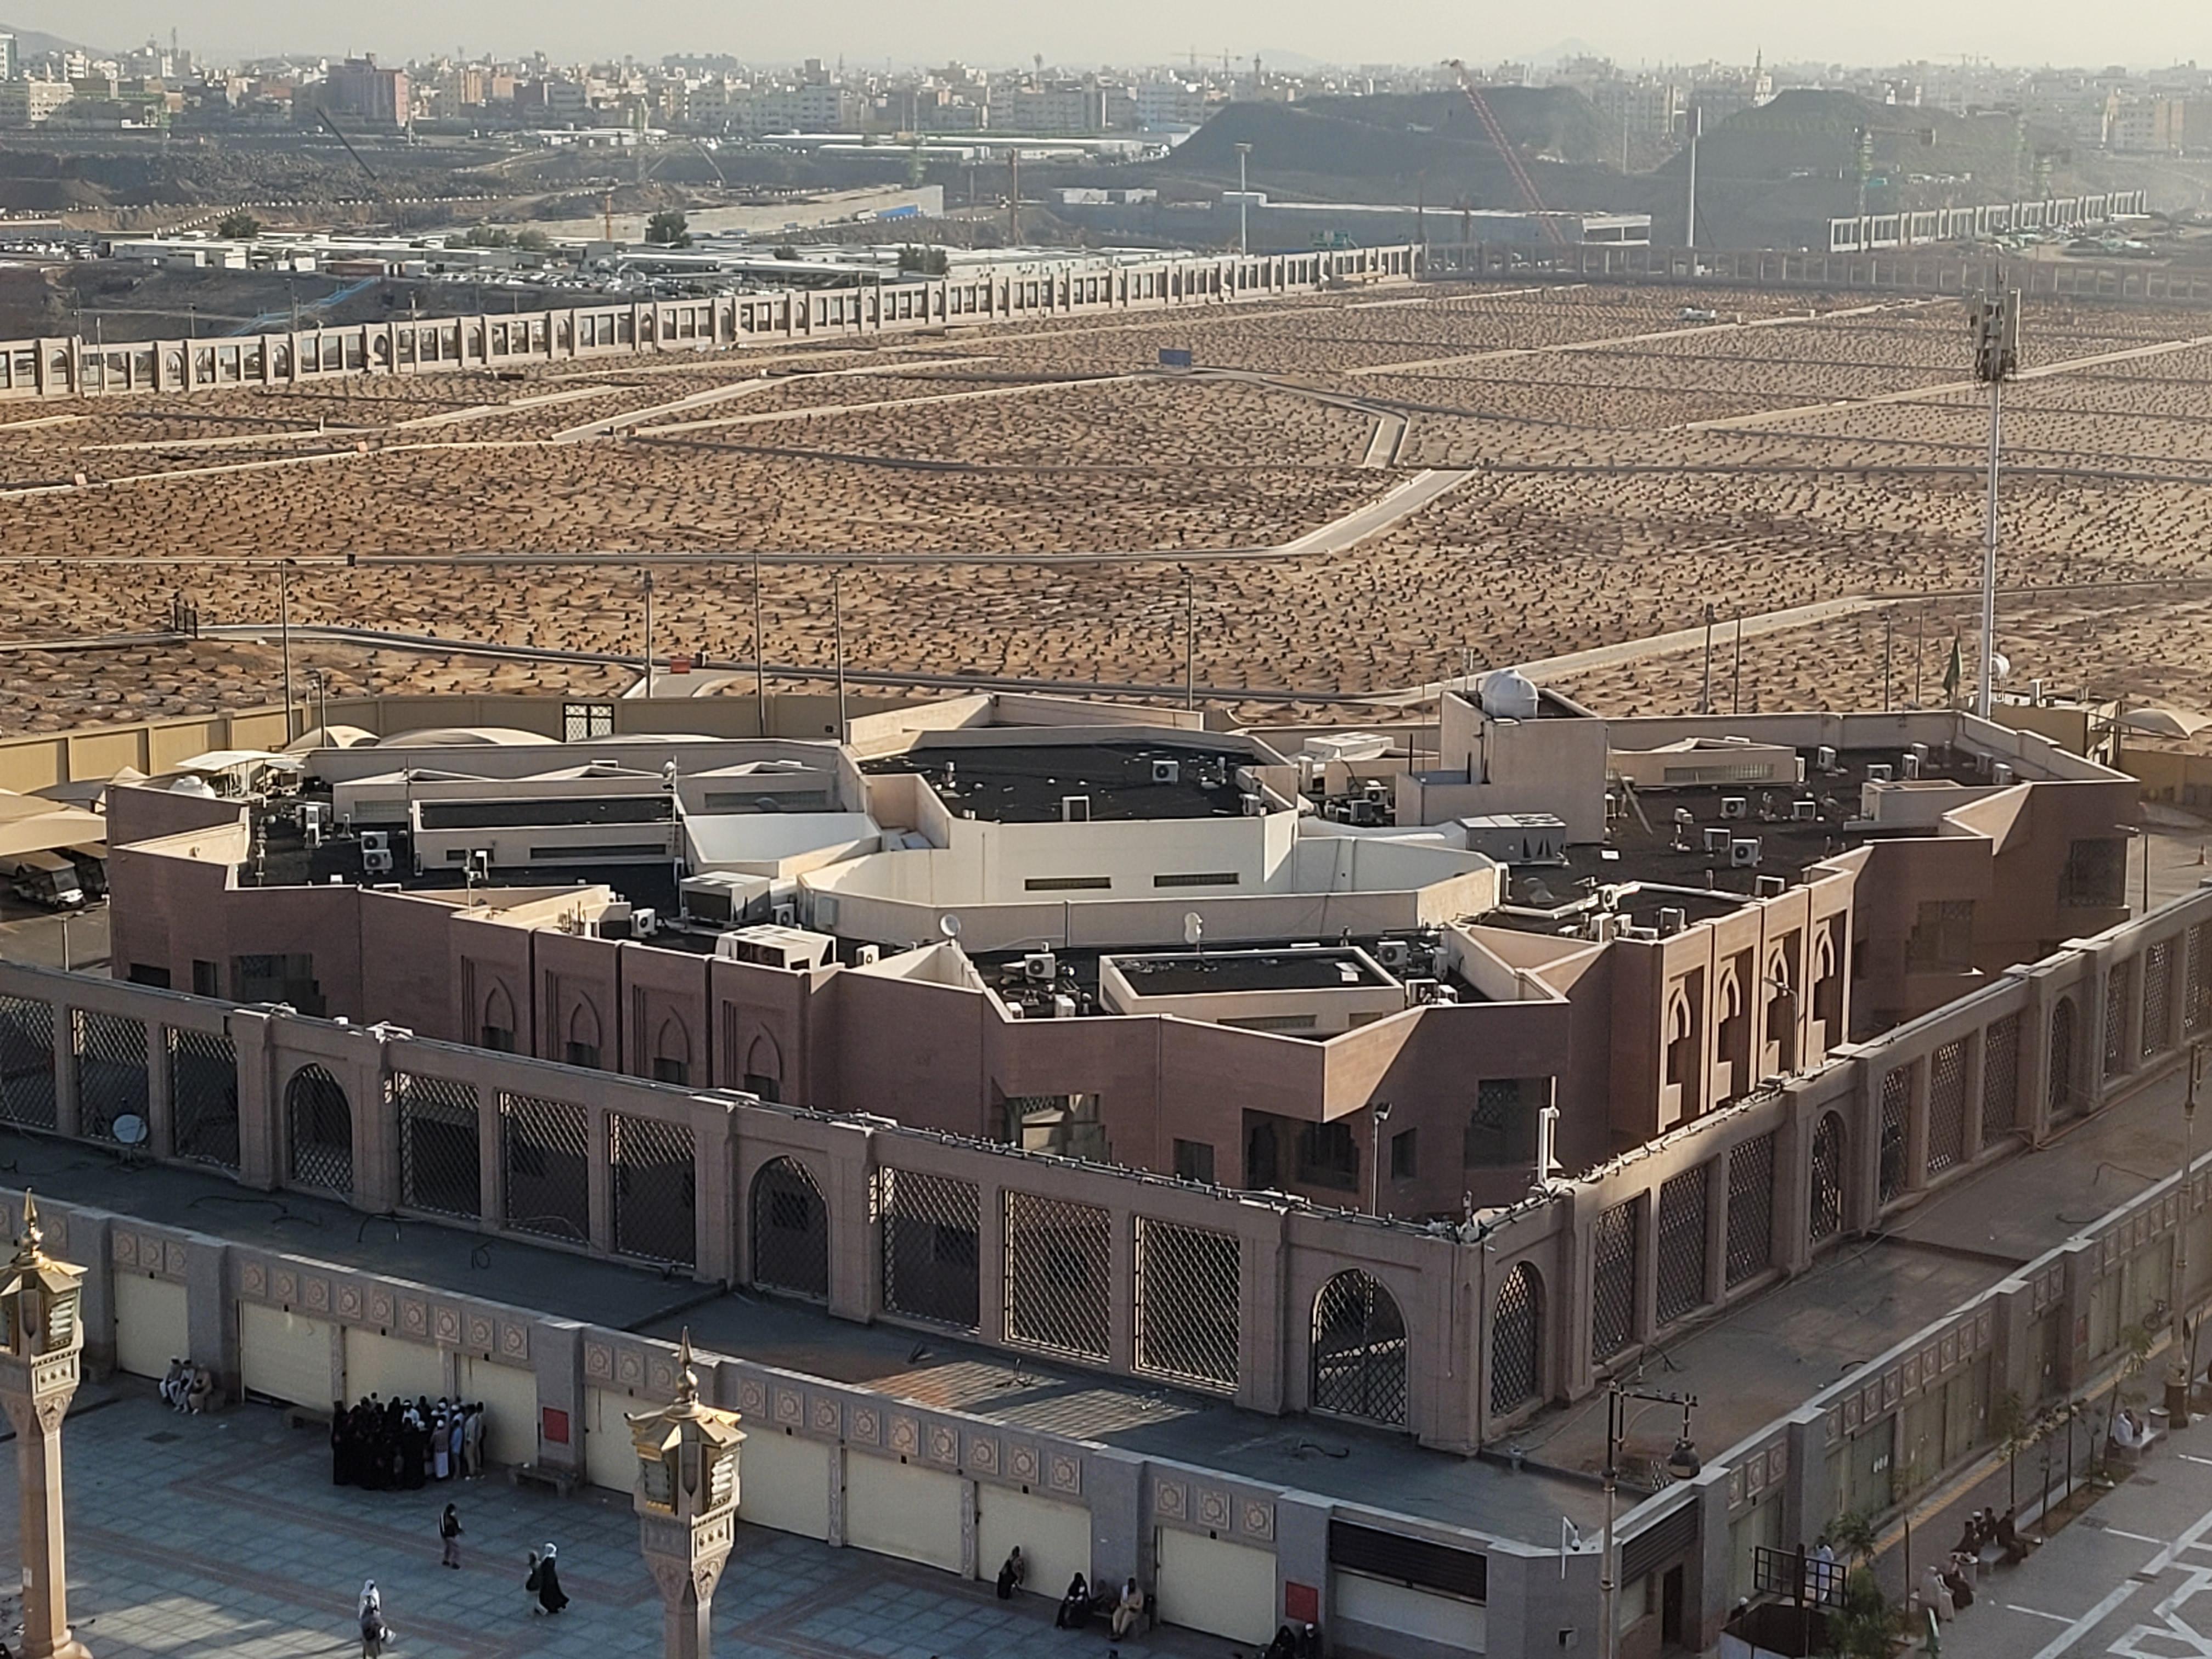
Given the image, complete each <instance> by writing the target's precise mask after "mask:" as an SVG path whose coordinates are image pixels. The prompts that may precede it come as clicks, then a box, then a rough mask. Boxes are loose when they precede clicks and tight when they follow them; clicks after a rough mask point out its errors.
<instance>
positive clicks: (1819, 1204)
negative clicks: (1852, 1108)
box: [1807, 1112, 1844, 1244]
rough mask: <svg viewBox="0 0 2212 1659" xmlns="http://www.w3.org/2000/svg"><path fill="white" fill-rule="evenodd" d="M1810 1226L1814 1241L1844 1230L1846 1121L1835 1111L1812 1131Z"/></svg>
mask: <svg viewBox="0 0 2212 1659" xmlns="http://www.w3.org/2000/svg"><path fill="white" fill-rule="evenodd" d="M1809 1196H1810V1200H1811V1201H1810V1203H1809V1204H1808V1206H1807V1225H1808V1229H1809V1231H1811V1233H1812V1237H1813V1243H1815V1244H1818V1243H1820V1241H1821V1240H1822V1239H1824V1238H1833V1237H1835V1236H1836V1235H1837V1234H1838V1233H1839V1232H1841V1231H1843V1230H1844V1121H1843V1119H1841V1118H1840V1117H1838V1116H1837V1115H1835V1114H1834V1113H1833V1112H1830V1113H1829V1114H1828V1115H1826V1117H1824V1118H1822V1119H1821V1120H1820V1127H1819V1128H1817V1129H1815V1130H1814V1132H1813V1183H1812V1191H1811V1194H1810V1195H1809Z"/></svg>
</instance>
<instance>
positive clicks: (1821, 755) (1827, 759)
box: [1813, 743, 1836, 772]
mask: <svg viewBox="0 0 2212 1659" xmlns="http://www.w3.org/2000/svg"><path fill="white" fill-rule="evenodd" d="M1813 764H1814V765H1815V766H1817V767H1819V768H1820V769H1821V770H1822V771H1823V772H1832V771H1834V770H1835V769H1836V746H1835V744H1832V743H1824V744H1821V745H1820V747H1819V748H1818V749H1815V750H1814V751H1813Z"/></svg>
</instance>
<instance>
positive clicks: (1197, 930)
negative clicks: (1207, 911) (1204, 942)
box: [1182, 910, 1206, 950]
mask: <svg viewBox="0 0 2212 1659" xmlns="http://www.w3.org/2000/svg"><path fill="white" fill-rule="evenodd" d="M1205 937H1206V918H1205V917H1204V916H1201V915H1199V914H1198V912H1197V911H1195V910H1187V911H1185V912H1184V913H1183V918H1182V942H1183V943H1184V944H1185V945H1189V946H1190V947H1191V948H1192V949H1193V950H1195V949H1197V947H1198V942H1199V940H1200V939H1204V938H1205Z"/></svg>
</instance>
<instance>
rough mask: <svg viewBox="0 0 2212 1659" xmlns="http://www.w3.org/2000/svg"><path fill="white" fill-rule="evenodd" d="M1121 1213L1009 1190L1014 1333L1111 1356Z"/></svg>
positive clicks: (1009, 1328)
mask: <svg viewBox="0 0 2212 1659" xmlns="http://www.w3.org/2000/svg"><path fill="white" fill-rule="evenodd" d="M1112 1273H1113V1218H1111V1217H1110V1216H1109V1215H1108V1214H1107V1212H1105V1211H1103V1210H1102V1209H1099V1208H1097V1207H1096V1206H1093V1205H1089V1204H1070V1203H1067V1202H1066V1201H1065V1200H1060V1199H1056V1198H1039V1197H1037V1196H1036V1194H1031V1193H1008V1194H1006V1339H1007V1340H1009V1341H1012V1342H1025V1343H1029V1344H1031V1345H1033V1346H1036V1347H1040V1348H1050V1349H1052V1350H1054V1352H1060V1353H1069V1354H1075V1355H1078V1356H1079V1357H1081V1358H1085V1359H1100V1360H1103V1359H1105V1358H1108V1357H1109V1345H1108V1341H1107V1326H1108V1322H1109V1309H1110V1308H1111V1305H1112V1300H1113V1296H1112V1277H1111V1276H1112Z"/></svg>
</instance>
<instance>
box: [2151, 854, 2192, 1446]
mask: <svg viewBox="0 0 2212 1659" xmlns="http://www.w3.org/2000/svg"><path fill="white" fill-rule="evenodd" d="M2146 856H2148V849H2146ZM2203 1079H2204V1042H2203V1039H2202V1038H2199V1039H2198V1040H2197V1042H2192V1043H2191V1044H2190V1045H2189V1092H2188V1094H2187V1095H2186V1096H2185V1097H2183V1100H2182V1105H2181V1225H2179V1227H2177V1228H2175V1229H2174V1231H2173V1284H2172V1287H2171V1288H2170V1289H2169V1290H2168V1291H2167V1292H2166V1305H2167V1307H2168V1309H2169V1310H2171V1312H2170V1315H2169V1316H2170V1317H2171V1318H2172V1321H2173V1328H2172V1332H2171V1334H2170V1335H2169V1338H2168V1340H2169V1342H2170V1343H2171V1345H2172V1358H2171V1359H2170V1360H2169V1361H2168V1362H2167V1365H2166V1423H2167V1425H2168V1426H2169V1427H2172V1428H2176V1429H2185V1428H2187V1427H2188V1426H2189V1370H2190V1364H2189V1320H2188V1318H2187V1316H2185V1313H2184V1311H2183V1306H2182V1304H2183V1300H2184V1297H2185V1295H2186V1293H2187V1291H2188V1288H2189V1212H2190V1203H2189V1179H2190V1177H2189V1165H2190V1163H2191V1159H2192V1158H2194V1156H2195V1152H2196V1144H2197V1088H2198V1086H2199V1085H2201V1084H2202V1083H2203Z"/></svg>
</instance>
